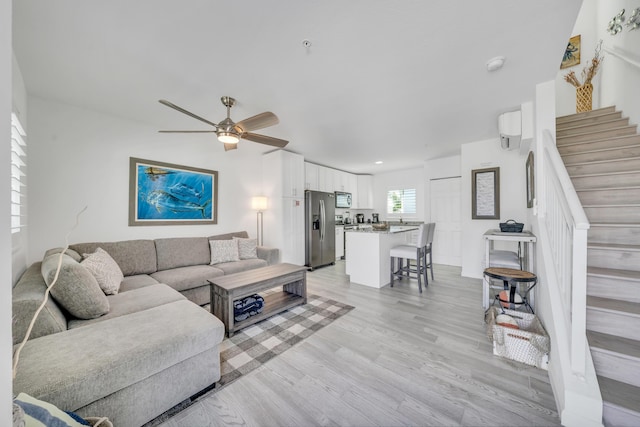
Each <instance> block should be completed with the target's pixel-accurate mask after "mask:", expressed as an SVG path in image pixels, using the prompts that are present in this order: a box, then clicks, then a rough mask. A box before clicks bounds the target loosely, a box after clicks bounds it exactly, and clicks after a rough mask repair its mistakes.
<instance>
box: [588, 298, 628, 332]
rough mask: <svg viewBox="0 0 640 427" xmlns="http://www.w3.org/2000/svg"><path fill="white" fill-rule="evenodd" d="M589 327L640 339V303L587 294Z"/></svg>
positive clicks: (598, 330)
mask: <svg viewBox="0 0 640 427" xmlns="http://www.w3.org/2000/svg"><path fill="white" fill-rule="evenodd" d="M587 329H588V330H590V331H595V332H601V333H604V334H610V335H615V336H622V337H625V338H628V339H632V340H640V303H637V302H630V301H621V300H615V299H611V298H602V297H594V296H587Z"/></svg>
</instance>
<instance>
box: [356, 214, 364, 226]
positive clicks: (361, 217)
mask: <svg viewBox="0 0 640 427" xmlns="http://www.w3.org/2000/svg"><path fill="white" fill-rule="evenodd" d="M356 222H357V223H358V224H364V214H356Z"/></svg>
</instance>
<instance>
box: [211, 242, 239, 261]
mask: <svg viewBox="0 0 640 427" xmlns="http://www.w3.org/2000/svg"><path fill="white" fill-rule="evenodd" d="M209 246H210V247H211V265H214V264H220V263H222V262H232V261H240V256H239V254H238V243H236V241H235V240H209Z"/></svg>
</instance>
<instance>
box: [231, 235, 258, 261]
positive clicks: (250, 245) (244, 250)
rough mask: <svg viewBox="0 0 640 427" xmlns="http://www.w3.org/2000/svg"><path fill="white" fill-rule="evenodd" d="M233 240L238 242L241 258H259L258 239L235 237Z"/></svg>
mask: <svg viewBox="0 0 640 427" xmlns="http://www.w3.org/2000/svg"><path fill="white" fill-rule="evenodd" d="M233 240H235V241H236V242H238V253H239V254H240V259H256V258H258V249H257V248H258V241H257V240H256V239H245V238H242V237H234V238H233Z"/></svg>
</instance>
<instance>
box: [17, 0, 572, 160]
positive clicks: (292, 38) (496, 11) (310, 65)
mask: <svg viewBox="0 0 640 427" xmlns="http://www.w3.org/2000/svg"><path fill="white" fill-rule="evenodd" d="M580 4H581V0H565V1H562V2H558V1H557V0H538V1H532V0H530V1H523V0H484V1H471V0H467V1H464V0H437V1H424V0H420V1H418V0H414V1H408V0H403V1H398V0H396V1H391V0H352V1H344V0H342V1H338V0H278V1H274V0H271V1H268V0H235V1H231V0H228V1H222V0H218V1H213V0H183V1H175V0H136V1H131V0H126V1H125V0H112V1H101V0H56V1H46V0H14V1H13V9H14V11H13V13H14V19H13V33H14V38H13V44H14V51H15V55H16V58H17V59H18V63H19V65H20V68H21V71H22V74H23V77H24V79H25V83H26V86H27V90H28V92H29V94H30V95H35V96H39V97H43V98H49V99H54V100H59V101H61V102H65V103H70V104H74V105H78V106H81V107H85V108H89V109H94V110H97V111H101V112H105V113H109V114H115V115H118V116H121V117H126V118H128V119H131V120H136V121H140V122H144V123H148V124H151V125H152V126H153V127H154V128H157V129H206V125H205V124H203V123H201V122H198V121H196V120H194V119H192V118H189V117H187V116H184V115H182V114H180V113H178V112H176V111H174V110H171V109H169V108H167V107H165V106H163V105H161V104H159V103H158V102H157V100H158V99H161V98H164V99H168V100H169V101H171V102H173V103H175V104H177V105H180V106H181V107H183V108H185V109H187V110H190V111H192V112H194V113H195V114H198V115H200V116H203V117H205V118H207V119H209V120H211V121H213V122H219V121H220V120H222V119H223V118H224V117H225V108H224V106H223V105H222V104H221V103H220V97H221V96H223V95H229V96H232V97H234V98H236V99H237V101H238V103H237V104H236V107H234V108H233V109H232V111H231V117H232V118H233V119H234V120H235V121H239V120H241V119H243V118H246V117H249V116H252V115H254V114H257V113H260V112H262V111H273V112H274V113H276V114H277V115H278V117H279V118H280V124H278V125H276V126H273V127H270V128H266V129H262V130H260V131H258V132H257V133H262V134H265V135H269V136H274V137H277V138H282V139H287V140H289V141H290V143H289V145H288V146H287V149H289V150H291V151H295V152H298V153H301V154H303V155H304V156H305V158H306V159H307V160H309V161H312V162H315V163H319V164H324V165H329V166H333V167H336V168H339V169H343V170H346V171H349V172H354V173H376V172H381V171H388V170H397V169H402V168H409V167H416V166H420V165H422V164H423V162H424V161H425V160H429V159H435V158H440V157H445V156H449V155H454V154H457V153H459V147H460V144H461V143H466V142H471V141H477V140H481V139H487V138H492V137H496V136H497V116H498V114H500V113H502V112H504V111H510V110H515V109H517V108H518V107H519V105H520V104H521V103H522V102H524V101H528V100H532V98H533V95H534V90H535V84H537V83H540V82H543V81H548V80H552V79H554V78H555V76H556V73H557V72H558V67H559V64H560V60H561V58H562V54H563V53H564V49H565V47H566V43H567V40H568V38H569V37H570V35H571V30H572V28H573V24H574V22H575V20H576V17H577V14H578V11H579V7H580ZM305 39H307V40H309V41H310V42H311V47H309V48H305V47H304V46H303V43H302V42H303V40H305ZM498 55H503V56H505V57H506V63H505V66H504V68H502V69H501V70H499V71H497V72H493V73H489V72H487V69H486V63H487V61H488V60H489V59H490V58H492V57H495V56H498ZM156 137H157V138H163V139H164V140H166V139H167V138H170V139H175V141H176V146H178V144H179V142H180V140H181V139H183V138H194V137H196V136H193V135H175V134H169V135H167V134H157V136H156ZM199 137H200V138H202V136H199ZM211 141H212V142H211V143H217V142H215V140H214V136H213V134H212V136H211ZM240 144H241V145H240V146H239V149H238V150H237V151H235V152H229V153H226V155H242V150H243V146H244V147H246V145H247V144H255V143H253V142H249V141H241V143H240ZM260 147H262V146H260ZM270 149H271V148H270V147H267V146H264V151H268V150H270ZM220 150H221V151H222V147H220ZM249 151H255V150H253V149H251V150H248V151H247V152H249ZM376 160H382V161H384V164H382V165H374V162H375V161H376Z"/></svg>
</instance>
